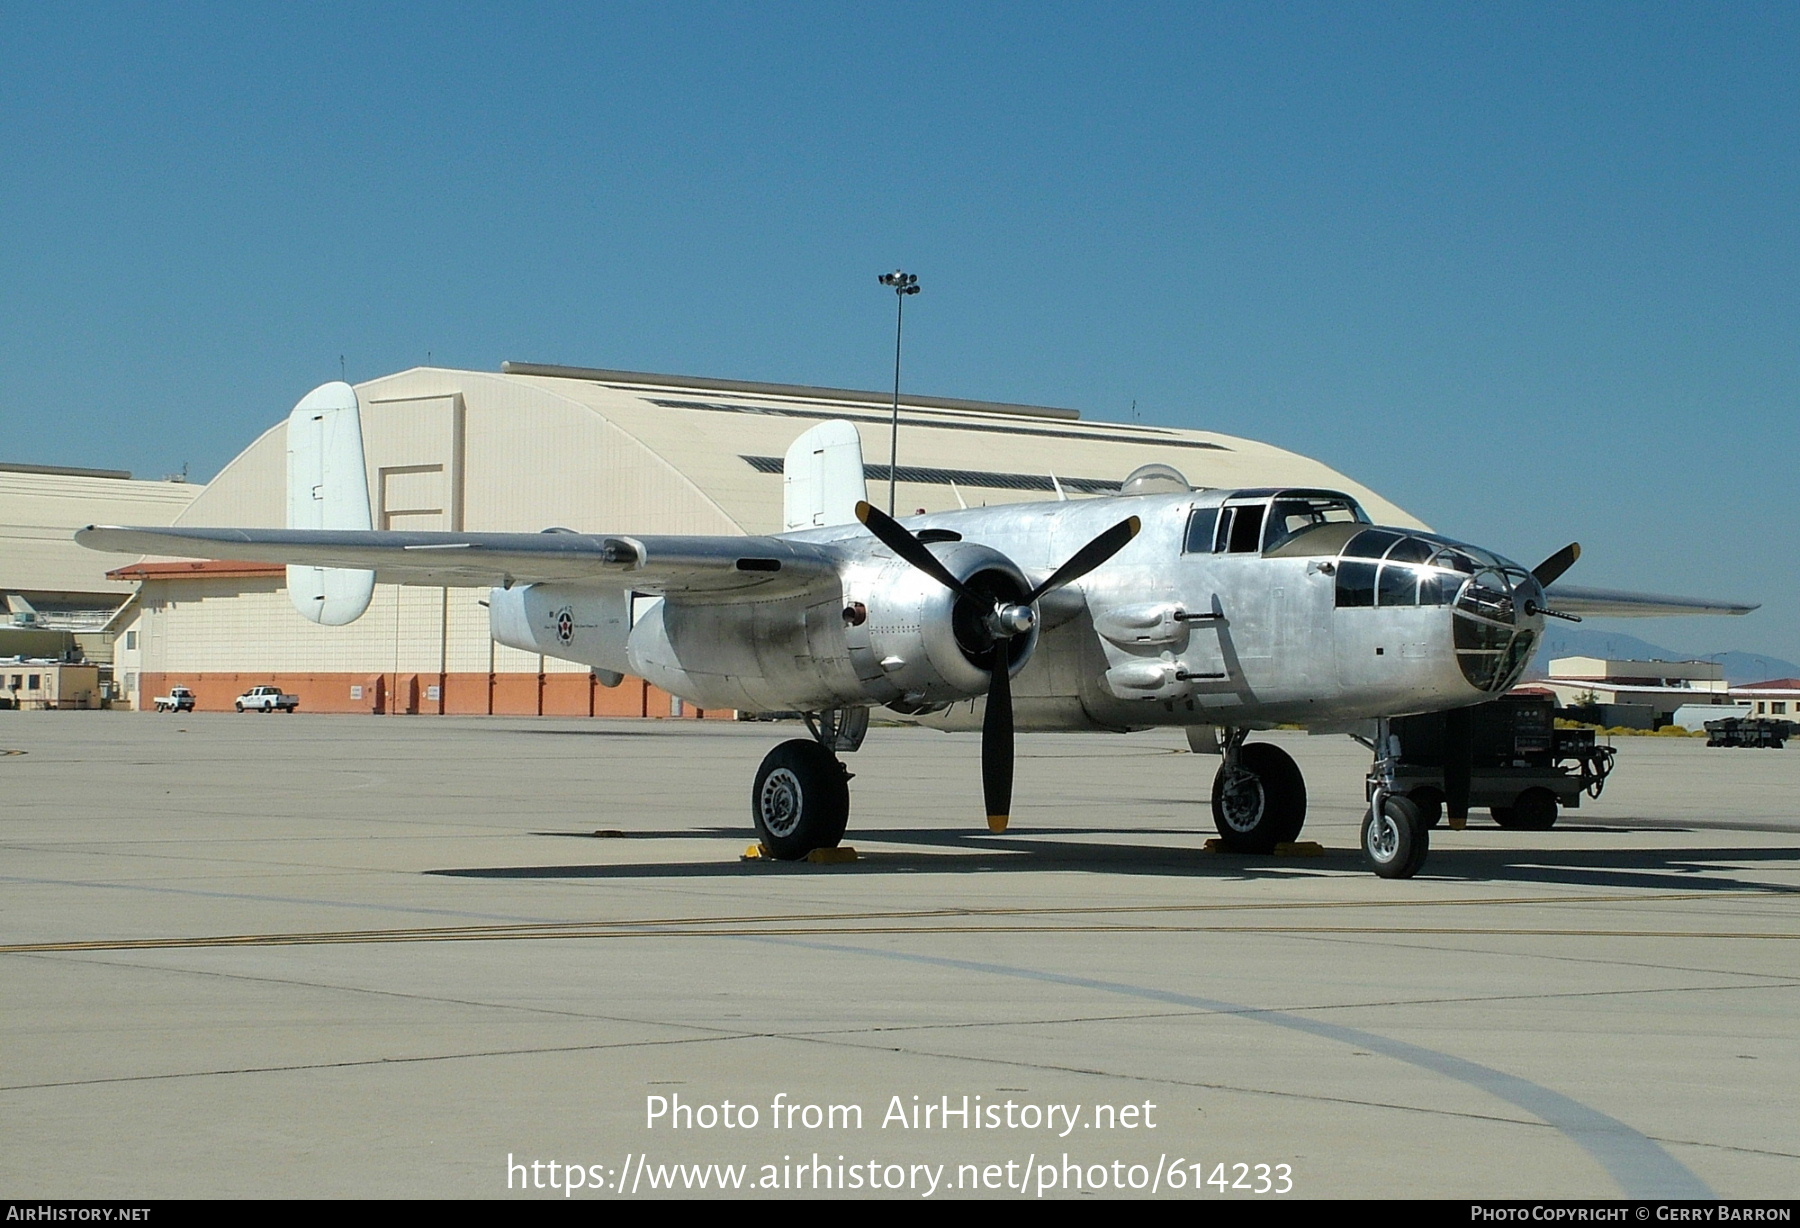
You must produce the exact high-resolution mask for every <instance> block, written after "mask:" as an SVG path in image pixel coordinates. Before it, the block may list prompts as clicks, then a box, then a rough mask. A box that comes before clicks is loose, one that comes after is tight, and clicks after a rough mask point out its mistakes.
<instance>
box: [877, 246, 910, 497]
mask: <svg viewBox="0 0 1800 1228" xmlns="http://www.w3.org/2000/svg"><path fill="white" fill-rule="evenodd" d="M876 280H878V281H880V282H881V284H882V285H884V286H889V287H892V288H893V291H894V415H893V422H892V424H891V426H890V428H889V433H888V515H889V516H892V515H893V514H894V489H895V487H896V485H897V484H898V482H899V474H900V329H901V325H902V323H903V322H904V320H905V317H906V296H907V295H909V294H917V293H918V292H919V277H918V274H916V273H908V272H907V271H906V270H904V269H895V270H894V271H893V272H892V273H883V274H881V275H880V276H879V277H878V278H877V279H876Z"/></svg>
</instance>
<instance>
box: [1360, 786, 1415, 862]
mask: <svg viewBox="0 0 1800 1228" xmlns="http://www.w3.org/2000/svg"><path fill="white" fill-rule="evenodd" d="M1381 811H1382V813H1381V818H1379V819H1377V818H1376V817H1375V808H1374V807H1373V806H1371V807H1369V812H1368V813H1367V814H1366V815H1364V816H1363V825H1362V846H1363V856H1365V857H1367V858H1368V859H1369V866H1370V868H1371V869H1373V870H1374V871H1375V873H1377V874H1379V875H1380V876H1381V877H1382V878H1411V877H1412V876H1413V875H1415V874H1417V873H1418V872H1419V867H1420V866H1422V865H1424V864H1425V855H1426V853H1428V852H1430V851H1431V836H1430V830H1431V829H1430V828H1428V827H1426V826H1425V824H1424V822H1423V821H1422V820H1421V819H1420V817H1419V809H1418V807H1417V806H1414V805H1413V804H1412V802H1411V800H1409V799H1408V798H1404V797H1390V798H1388V799H1387V801H1386V804H1384V805H1383V806H1382V808H1381Z"/></svg>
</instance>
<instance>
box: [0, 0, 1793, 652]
mask: <svg viewBox="0 0 1800 1228" xmlns="http://www.w3.org/2000/svg"><path fill="white" fill-rule="evenodd" d="M896 265H904V266H905V267H906V268H908V269H909V270H912V271H914V272H916V273H918V274H919V275H920V277H921V279H922V283H923V285H924V293H923V294H921V295H920V296H919V297H918V298H915V299H912V300H911V301H910V302H909V305H908V312H907V316H908V328H907V361H906V382H907V386H908V387H910V388H913V389H916V390H918V391H921V392H933V393H939V394H944V395H960V396H971V397H985V398H993V399H1000V400H1013V401H1035V402H1041V403H1047V404H1054V405H1069V406H1074V407H1076V408H1079V409H1081V410H1082V411H1083V412H1084V413H1085V414H1086V415H1087V416H1089V417H1094V418H1111V419H1125V418H1127V417H1129V415H1130V407H1131V404H1132V402H1133V401H1134V400H1135V401H1136V403H1137V406H1138V411H1137V412H1138V413H1139V415H1140V416H1141V417H1142V419H1143V420H1144V421H1147V422H1163V423H1171V424H1177V425H1183V426H1193V427H1202V428H1209V429H1217V430H1223V431H1228V432H1232V433H1237V434H1243V435H1248V436H1251V437H1254V438H1260V439H1266V440H1269V441H1271V442H1274V443H1277V444H1280V445H1283V446H1286V447H1291V448H1295V449H1297V450H1299V451H1302V452H1305V453H1307V454H1309V455H1314V456H1318V457H1320V458H1321V459H1323V460H1325V461H1327V462H1328V463H1330V464H1332V465H1334V466H1336V467H1338V468H1339V469H1341V470H1343V471H1345V472H1346V473H1349V474H1351V475H1353V476H1354V477H1356V478H1357V479H1359V480H1361V481H1364V482H1366V483H1368V484H1369V485H1371V486H1374V487H1375V488H1377V489H1379V490H1381V491H1382V492H1383V493H1384V494H1387V495H1388V496H1389V497H1391V498H1393V499H1394V500H1395V501H1397V502H1399V503H1400V504H1402V505H1403V506H1405V507H1407V508H1409V509H1410V510H1412V511H1414V512H1415V513H1416V514H1418V515H1419V516H1421V517H1423V518H1425V519H1426V520H1428V521H1430V522H1431V523H1432V524H1434V525H1435V526H1436V527H1438V528H1439V529H1440V530H1441V531H1444V532H1447V533H1450V534H1453V535H1456V536H1460V537H1464V538H1468V539H1471V540H1474V541H1478V542H1481V543H1484V544H1487V545H1490V546H1492V547H1494V548H1496V549H1499V550H1501V551H1503V552H1505V553H1508V554H1511V555H1513V556H1514V557H1517V558H1519V559H1521V560H1523V561H1525V562H1527V563H1530V562H1534V561H1536V560H1537V559H1538V558H1541V557H1542V556H1544V555H1546V554H1548V553H1550V552H1551V551H1553V550H1555V549H1556V548H1558V547H1559V546H1561V545H1562V544H1563V543H1564V542H1566V541H1568V540H1570V539H1579V540H1581V541H1582V542H1583V544H1584V546H1585V547H1586V550H1587V555H1586V557H1585V558H1584V560H1583V562H1582V563H1581V564H1580V567H1579V569H1578V571H1577V572H1576V573H1572V574H1571V575H1570V580H1571V582H1582V583H1588V584H1604V585H1619V586H1629V587H1635V588H1642V589H1649V590H1660V591H1676V592H1692V593H1701V594H1710V595H1719V596H1730V597H1741V598H1744V599H1749V600H1760V601H1762V602H1763V603H1764V609H1763V610H1762V611H1759V612H1758V613H1756V614H1754V615H1751V616H1750V617H1748V618H1745V619H1741V620H1730V621H1721V620H1704V621H1701V620H1655V621H1642V622H1634V623H1632V624H1626V625H1622V626H1623V629H1628V630H1631V631H1633V632H1636V633H1638V634H1641V635H1643V636H1644V637H1645V638H1647V639H1651V640H1655V641H1657V642H1659V643H1665V644H1669V645H1670V646H1672V647H1675V648H1678V649H1682V650H1686V651H1696V652H1700V651H1714V650H1718V649H1724V648H1742V649H1747V650H1751V651H1761V652H1766V653H1770V654H1773V655H1777V656H1783V657H1787V658H1792V659H1800V616H1797V615H1796V611H1797V610H1800V567H1797V566H1796V564H1797V563H1800V549H1797V548H1796V546H1795V544H1794V529H1793V526H1794V523H1795V520H1796V509H1797V508H1800V500H1797V499H1796V497H1795V495H1796V491H1795V487H1796V485H1797V484H1800V483H1797V476H1796V472H1795V469H1796V466H1795V461H1796V459H1797V453H1800V448H1797V446H1796V445H1797V444H1800V428H1797V426H1796V411H1797V410H1800V8H1796V7H1795V6H1793V5H1791V4H1789V5H1757V4H1748V3H1744V4H1732V5H1677V4H1658V5H1650V4H1628V5H1610V4H1583V5H1554V4H1538V5H1507V4H1481V5H1476V4H1467V5H1462V4H1438V5H1413V4H1367V5H1342V4H1330V5H1318V6H1311V5H1303V4H1291V5H1285V6H1272V5H1260V4H1242V5H1205V4H1180V5H1166V6H1165V5H1135V6H1134V5H1120V4H1107V5H1098V4H1095V5H1085V6H1083V5H1063V4H1019V5H987V6H978V7H972V6H968V5H935V4H911V5H891V4H890V5H870V6H853V5H843V4H838V5H817V6H813V5H773V4H764V5H747V4H734V5H723V4H721V5H680V4H660V5H654V6H651V5H638V6H630V7H606V6H601V5H594V4H582V5H571V6H554V5H536V6H495V7H491V8H481V7H475V6H465V5H457V6H442V7H414V6H398V5H396V6H389V7H383V6H334V5H330V4H319V5H309V6H296V7H277V6H261V7H258V6H249V5H227V6H218V7H209V6H200V5H166V6H129V7H126V6H117V7H114V6H98V7H81V6H74V5H70V6H26V5H22V4H13V5H7V6H4V7H0V459H6V460H13V461H27V462H38V463H50V464H76V465H98V466H110V467H119V468H129V469H132V470H135V471H136V472H138V473H140V474H149V475H153V476H154V475H161V474H164V473H169V472H174V471H177V470H179V469H180V468H181V467H182V466H183V464H186V465H188V466H189V467H190V471H191V472H192V473H193V474H194V476H195V477H197V478H200V479H205V478H209V477H210V476H211V475H212V473H213V472H215V471H216V470H217V468H218V467H219V466H220V465H222V464H223V463H224V462H225V461H227V460H229V459H230V458H231V457H232V456H233V455H235V454H236V452H237V451H238V450H239V449H240V448H242V447H243V445H244V444H245V443H247V442H248V441H249V440H250V439H251V438H252V437H254V435H255V434H256V433H257V432H259V431H260V430H262V429H263V428H264V427H266V426H267V425H268V424H269V423H271V422H273V421H275V420H276V419H277V418H279V417H280V416H281V415H282V414H284V413H285V412H286V410H287V409H288V408H289V407H290V406H291V405H292V404H293V402H294V401H295V400H296V399H297V398H298V397H299V396H300V395H301V394H302V393H304V392H305V391H306V390H307V389H308V388H310V387H312V386H313V385H314V384H317V383H319V382H321V381H323V380H325V379H329V378H335V377H336V376H337V374H338V367H339V356H340V355H342V356H343V359H344V363H345V365H346V366H347V368H348V372H349V375H350V377H351V378H352V379H362V378H369V377H372V376H375V375H380V374H384V373H387V372H390V371H394V370H399V369H402V368H405V367H408V366H412V365H416V364H419V363H423V362H425V361H426V358H427V355H428V354H429V355H430V358H431V360H432V361H434V362H436V363H439V364H441V365H452V366H468V367H477V368H487V369H492V368H495V367H497V366H498V364H499V363H500V362H501V361H502V360H503V359H507V358H514V359H523V360H530V361H545V362H566V363H576V364H585V365H594V366H614V367H626V368H634V369H642V370H655V371H672V372H684V373H690V374H707V375H720V376H730V377H738V378H750V379H770V380H782V381H793V382H802V383H818V384H837V385H848V386H853V387H881V386H882V385H883V384H884V383H885V382H886V380H887V379H888V378H889V375H890V372H891V365H890V364H891V361H892V351H891V348H890V347H891V344H892V332H891V328H892V308H893V304H892V300H891V296H890V295H889V294H888V293H887V292H886V291H884V290H882V289H881V288H880V287H879V286H878V285H877V284H876V282H875V274H876V273H877V272H879V271H881V270H883V269H889V268H893V267H895V266H896Z"/></svg>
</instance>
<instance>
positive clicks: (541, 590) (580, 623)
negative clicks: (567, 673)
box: [488, 584, 631, 685]
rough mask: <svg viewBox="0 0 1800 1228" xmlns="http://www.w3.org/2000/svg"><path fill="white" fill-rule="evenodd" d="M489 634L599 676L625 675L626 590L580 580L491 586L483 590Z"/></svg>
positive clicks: (628, 611) (628, 627) (628, 598)
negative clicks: (577, 664) (588, 668)
mask: <svg viewBox="0 0 1800 1228" xmlns="http://www.w3.org/2000/svg"><path fill="white" fill-rule="evenodd" d="M488 633H489V634H490V635H492V636H493V637H494V639H495V640H496V641H497V642H498V643H501V644H505V645H506V646H507V647H509V648H519V649H523V650H524V651H526V652H540V653H544V654H545V655H547V656H552V657H560V658H562V659H563V660H565V661H580V662H581V663H582V664H584V665H588V666H592V667H593V668H594V669H596V670H597V671H599V672H600V673H601V674H602V675H620V674H624V673H626V672H627V670H628V669H629V668H630V667H629V665H628V664H627V661H626V637H627V636H629V635H630V633H631V594H629V593H626V592H617V591H609V590H606V589H597V588H594V587H592V586H590V585H581V584H521V585H519V586H517V587H516V588H496V589H493V590H492V591H490V592H489V593H488ZM603 680H604V681H606V682H607V683H608V684H609V685H617V682H618V679H617V678H616V677H613V678H603Z"/></svg>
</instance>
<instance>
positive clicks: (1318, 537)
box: [493, 490, 1544, 729]
mask: <svg viewBox="0 0 1800 1228" xmlns="http://www.w3.org/2000/svg"><path fill="white" fill-rule="evenodd" d="M1128 516H1137V517H1138V518H1139V519H1140V521H1141V522H1142V529H1141V531H1140V532H1139V533H1138V535H1137V537H1136V538H1135V539H1134V540H1132V541H1131V542H1130V543H1129V544H1128V545H1126V546H1125V547H1124V548H1123V549H1122V550H1120V551H1119V552H1118V553H1117V554H1116V555H1114V556H1113V557H1112V558H1111V559H1110V560H1108V561H1107V562H1106V563H1104V564H1103V565H1101V566H1100V567H1098V568H1096V569H1095V570H1093V571H1092V572H1090V573H1089V574H1087V575H1086V576H1084V577H1083V578H1082V579H1081V580H1080V581H1078V582H1077V583H1076V584H1073V585H1070V586H1069V587H1068V588H1066V589H1062V590H1059V591H1056V592H1052V593H1051V594H1049V595H1047V596H1046V597H1045V598H1043V599H1042V600H1041V601H1040V602H1039V603H1038V606H1037V618H1036V625H1035V626H1034V627H1033V628H1032V630H1031V633H1030V634H1029V635H1025V636H1021V637H1019V638H1018V639H1016V640H1014V641H1011V642H1010V643H1009V645H1008V652H1007V658H1008V660H1009V661H1010V662H1011V667H1012V669H1013V670H1014V671H1015V674H1014V681H1013V696H1014V705H1015V712H1016V718H1017V721H1018V724H1019V725H1020V727H1022V728H1037V729H1093V728H1105V729H1128V728H1143V727H1148V726H1155V725H1191V724H1215V725H1236V726H1249V727H1259V726H1261V727H1266V726H1269V725H1273V724H1278V723H1290V722H1291V723H1298V724H1304V725H1314V726H1321V725H1322V726H1329V725H1334V724H1341V723H1345V722H1351V721H1356V720H1361V719H1366V718H1369V717H1376V716H1388V715H1397V714H1401V713H1408V712H1423V711H1433V710H1440V709H1446V708H1453V707H1459V706H1463V705H1466V704H1471V703H1477V702H1480V701H1481V700H1482V699H1485V698H1488V697H1491V696H1492V695H1493V694H1494V693H1496V692H1499V691H1504V690H1505V689H1506V688H1507V687H1509V686H1510V685H1512V683H1513V682H1514V681H1516V679H1517V677H1518V675H1519V673H1520V672H1521V671H1522V670H1523V668H1524V665H1525V663H1526V662H1527V661H1528V660H1529V658H1530V655H1531V650H1532V648H1533V646H1534V645H1535V644H1536V643H1537V640H1538V638H1539V635H1540V633H1541V630H1542V621H1543V620H1542V616H1541V613H1540V611H1541V609H1542V608H1543V605H1544V597H1543V592H1542V589H1541V588H1540V587H1539V586H1538V585H1537V582H1536V580H1535V579H1534V578H1533V577H1532V576H1531V574H1530V573H1529V572H1528V571H1526V569H1524V568H1522V567H1519V566H1518V565H1517V564H1514V563H1511V562H1508V561H1507V560H1505V559H1503V558H1500V557H1499V556H1497V555H1495V554H1493V553H1492V552H1489V551H1485V550H1481V549H1479V548H1476V547H1471V546H1465V545H1461V544H1459V543H1455V542H1451V541H1448V540H1447V539H1444V538H1440V537H1436V536H1433V535H1430V534H1425V533H1421V532H1418V531H1415V530H1409V529H1386V528H1381V527H1378V526H1374V525H1371V524H1369V523H1368V521H1367V518H1366V517H1365V516H1364V514H1363V513H1362V511H1361V509H1360V508H1359V507H1358V506H1357V505H1356V504H1355V503H1354V501H1352V500H1350V499H1349V498H1348V496H1344V495H1341V494H1337V493H1335V492H1329V491H1318V490H1241V491H1221V490H1207V491H1197V492H1191V493H1179V494H1158V495H1140V496H1131V497H1118V498H1107V499H1092V500H1080V501H1070V502H1055V503H1026V504H1007V505H1004V506H1000V507H990V508H971V509H967V510H962V511H955V512H939V513H934V514H928V515H920V516H916V517H912V518H909V519H907V520H905V521H904V522H903V523H904V524H905V525H906V526H907V528H908V529H910V530H911V531H912V532H913V533H914V534H915V535H918V536H919V537H921V538H922V539H923V540H924V541H926V542H927V543H928V545H929V547H930V549H931V550H932V552H933V553H934V554H935V555H937V557H938V558H939V560H940V561H941V562H942V563H943V564H944V565H945V566H946V567H947V568H948V569H949V570H950V571H951V572H953V573H954V574H956V575H957V577H958V578H959V579H961V580H963V581H964V582H965V583H967V584H969V585H970V586H971V587H976V588H980V589H982V591H983V592H987V591H990V590H991V591H992V592H993V593H994V594H995V595H996V598H997V599H1002V600H1016V599H1018V598H1019V597H1021V596H1023V595H1024V594H1025V593H1026V592H1028V591H1029V589H1030V588H1031V587H1032V586H1034V585H1035V584H1036V583H1037V582H1039V581H1041V580H1042V579H1043V578H1044V577H1046V576H1047V575H1049V574H1050V573H1051V572H1052V571H1054V570H1055V569H1056V568H1057V567H1058V566H1060V565H1061V564H1062V563H1063V562H1065V561H1066V560H1067V559H1069V558H1070V557H1071V556H1072V555H1073V554H1074V553H1075V552H1076V551H1077V550H1079V549H1080V548H1081V547H1082V546H1083V545H1084V544H1085V543H1087V542H1088V541H1090V540H1092V539H1093V538H1094V537H1095V536H1096V535H1098V534H1099V533H1100V532H1102V531H1103V530H1105V529H1106V528H1108V527H1109V526H1111V525H1114V524H1116V523H1118V522H1119V521H1121V520H1123V519H1125V518H1126V517H1128ZM786 536H788V537H789V538H791V539H793V540H796V541H804V542H810V543H816V544H820V545H825V546H827V547H828V548H829V549H830V550H831V551H832V552H833V554H834V555H837V556H838V557H839V558H840V559H841V562H840V565H839V569H838V570H839V583H838V586H837V591H835V592H823V593H822V592H817V591H814V592H810V593H808V594H806V595H804V596H799V597H793V596H789V597H780V598H771V599H767V600H757V599H755V597H754V596H751V597H749V598H748V599H746V597H745V596H743V595H740V596H737V597H734V598H733V599H732V600H730V601H718V600H713V601H707V600H697V599H689V598H683V597H681V596H680V595H670V596H669V597H667V598H664V599H660V600H645V599H644V598H641V597H640V598H638V599H637V600H636V601H635V602H633V601H631V600H630V599H629V598H626V599H621V598H620V597H619V596H618V595H617V594H612V595H599V594H595V593H594V592H593V591H592V590H587V592H586V594H585V595H584V593H583V591H582V590H581V589H580V587H579V586H574V585H556V586H544V585H538V586H532V587H531V588H530V589H523V590H514V591H513V592H510V593H503V592H501V591H500V590H496V591H495V593H494V598H493V599H494V601H495V631H496V636H497V638H500V639H502V640H503V642H507V643H516V644H518V646H520V647H532V648H535V649H537V650H538V651H545V652H550V653H552V654H553V655H557V656H563V657H567V658H569V659H572V660H578V661H585V662H586V663H588V664H590V665H595V666H597V667H600V668H602V669H606V670H614V671H618V672H628V673H633V674H638V675H640V676H642V677H644V678H646V679H648V680H649V681H651V682H652V683H654V684H655V685H657V686H659V687H662V688H664V689H666V690H668V691H670V692H672V693H674V694H677V695H682V696H684V697H685V698H687V699H689V700H691V701H692V702H694V703H697V704H700V705H703V706H706V707H721V708H738V709H741V710H749V711H769V710H816V709H823V708H830V707H839V706H849V705H887V706H889V707H892V708H894V709H896V710H897V711H900V712H903V713H908V714H913V715H917V716H921V717H923V718H928V719H932V720H933V723H943V724H948V725H951V726H955V725H957V724H961V723H971V722H972V723H978V722H979V720H980V703H981V701H980V699H979V697H980V696H981V695H983V694H985V692H986V689H987V680H988V673H987V668H985V667H986V666H988V665H991V664H992V660H993V657H992V656H987V657H984V656H982V655H981V653H980V652H978V651H973V650H972V647H971V640H970V635H969V625H970V617H969V614H970V612H969V611H968V610H967V609H966V608H964V609H959V605H958V603H959V599H958V598H957V597H956V596H955V595H954V594H952V593H951V592H950V591H949V590H948V589H945V588H944V587H943V586H942V585H941V584H939V583H938V582H937V581H935V580H933V579H931V578H930V577H929V576H927V575H925V574H924V573H923V572H920V571H919V570H917V569H916V568H914V567H912V566H911V565H910V564H908V563H906V562H905V561H904V560H902V559H899V558H897V557H895V556H894V555H893V554H892V553H891V552H890V551H889V550H888V549H887V548H886V547H885V546H883V545H882V544H881V543H880V542H879V541H877V540H876V539H875V538H874V537H873V536H871V535H870V534H869V533H868V532H867V530H865V529H864V528H863V527H862V526H861V525H847V526H838V527H833V528H827V529H813V530H806V531H802V532H797V533H793V534H788V535H786ZM534 590H535V591H534ZM962 605H963V606H965V607H966V606H967V605H968V603H967V601H966V600H964V601H962ZM509 620H510V621H509ZM503 624H505V626H503ZM540 624H542V626H541V627H540ZM590 628H591V631H590V632H589V633H588V634H585V635H584V634H581V633H580V632H581V631H583V630H585V629H590ZM525 629H529V631H530V636H531V642H530V643H529V644H527V643H521V642H519V641H520V640H521V639H522V638H523V637H522V634H521V632H522V631H523V630H525ZM572 632H574V633H573V634H572ZM621 650H622V651H621Z"/></svg>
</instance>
